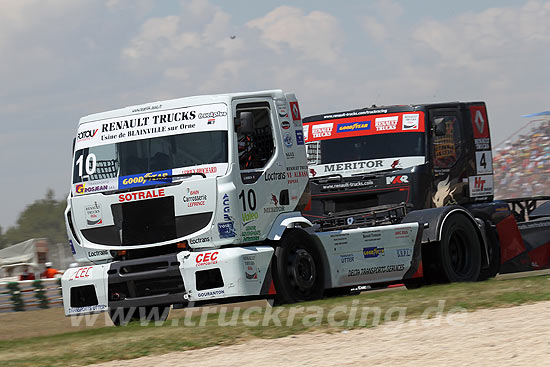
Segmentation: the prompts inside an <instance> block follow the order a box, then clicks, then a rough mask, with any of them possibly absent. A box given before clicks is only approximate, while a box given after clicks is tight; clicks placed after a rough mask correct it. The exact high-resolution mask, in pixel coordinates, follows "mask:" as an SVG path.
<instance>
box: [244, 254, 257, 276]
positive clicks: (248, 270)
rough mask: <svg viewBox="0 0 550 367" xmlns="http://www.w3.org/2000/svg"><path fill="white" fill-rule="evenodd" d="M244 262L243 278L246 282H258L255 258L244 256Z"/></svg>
mask: <svg viewBox="0 0 550 367" xmlns="http://www.w3.org/2000/svg"><path fill="white" fill-rule="evenodd" d="M243 260H244V278H245V280H247V281H255V280H258V267H257V266H256V256H254V255H245V256H243Z"/></svg>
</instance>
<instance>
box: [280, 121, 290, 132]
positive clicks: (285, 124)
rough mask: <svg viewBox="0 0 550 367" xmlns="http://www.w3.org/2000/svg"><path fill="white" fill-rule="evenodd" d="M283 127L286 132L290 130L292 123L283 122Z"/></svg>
mask: <svg viewBox="0 0 550 367" xmlns="http://www.w3.org/2000/svg"><path fill="white" fill-rule="evenodd" d="M281 127H282V128H283V129H284V130H288V129H290V122H288V121H281Z"/></svg>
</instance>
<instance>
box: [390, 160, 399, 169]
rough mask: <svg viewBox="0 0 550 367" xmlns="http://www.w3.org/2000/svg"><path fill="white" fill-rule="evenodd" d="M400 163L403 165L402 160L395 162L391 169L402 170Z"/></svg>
mask: <svg viewBox="0 0 550 367" xmlns="http://www.w3.org/2000/svg"><path fill="white" fill-rule="evenodd" d="M400 163H401V159H396V160H394V161H393V163H392V164H391V169H397V168H401V167H400Z"/></svg>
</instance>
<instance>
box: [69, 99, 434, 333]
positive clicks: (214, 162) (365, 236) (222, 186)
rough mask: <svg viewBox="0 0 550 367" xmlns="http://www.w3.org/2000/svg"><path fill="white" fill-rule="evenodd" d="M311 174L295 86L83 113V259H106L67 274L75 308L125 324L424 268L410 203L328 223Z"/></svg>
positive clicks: (76, 172)
mask: <svg viewBox="0 0 550 367" xmlns="http://www.w3.org/2000/svg"><path fill="white" fill-rule="evenodd" d="M308 180H309V179H308V166H307V158H306V152H305V146H304V136H303V130H302V121H301V117H300V112H299V107H298V102H297V101H296V98H295V96H294V94H290V93H283V92H282V91H281V90H273V91H262V92H254V93H235V94H223V95H212V96H198V97H190V98H182V99H175V100H168V101H161V102H155V103H150V104H144V105H139V106H132V107H127V108H123V109H119V110H113V111H109V112H104V113H99V114H94V115H90V116H86V117H83V118H82V119H80V123H79V125H78V131H77V137H76V139H75V141H74V149H73V168H72V188H71V193H70V194H69V197H68V200H67V203H68V205H67V209H66V212H65V215H66V226H67V232H68V235H69V240H70V241H69V242H70V245H71V249H72V251H73V254H74V257H75V259H76V260H78V261H91V262H92V263H94V264H95V265H93V266H88V267H81V268H75V269H69V270H67V271H66V272H65V274H64V275H63V278H62V290H63V304H64V309H65V314H66V315H77V314H85V313H93V312H98V311H107V310H108V311H109V312H110V314H111V318H112V319H113V321H114V322H115V324H121V323H124V321H125V320H128V319H130V318H132V317H139V316H142V317H143V315H146V314H147V312H149V311H151V310H156V315H159V317H166V315H167V312H168V310H169V309H170V306H172V305H174V306H176V307H183V306H185V305H187V304H188V303H189V302H200V301H208V302H224V301H227V300H233V299H237V298H239V299H242V298H258V297H264V298H265V297H276V298H277V299H278V300H280V301H281V302H299V301H307V300H313V299H318V298H321V297H322V296H323V293H324V292H325V291H329V290H331V291H333V292H334V291H336V292H337V291H338V290H349V289H351V288H352V287H354V286H358V285H363V284H373V283H388V282H395V281H401V280H404V279H413V278H418V277H421V276H422V266H421V254H420V243H421V241H422V231H423V227H424V225H423V224H419V223H418V222H414V221H411V222H409V223H405V222H407V220H406V216H405V220H401V219H399V221H400V222H401V223H397V222H396V221H395V218H403V217H404V215H403V213H400V214H401V215H396V213H395V211H406V207H405V206H401V207H400V206H392V207H391V208H388V209H387V210H384V208H377V209H376V211H368V210H367V211H365V214H364V216H363V217H364V218H365V221H364V225H362V226H361V225H360V226H358V227H357V228H351V229H344V230H330V231H323V230H322V229H321V228H320V227H319V226H314V225H312V223H311V222H310V221H309V220H307V219H306V218H304V217H303V216H302V214H301V210H303V209H304V208H305V207H306V206H307V205H308V203H310V194H309V184H308ZM405 214H406V213H405ZM136 310H139V311H140V312H139V313H138V312H137V311H136ZM142 310H144V311H145V313H143V312H141V311H142ZM159 310H160V311H159Z"/></svg>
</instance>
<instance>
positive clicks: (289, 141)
mask: <svg viewBox="0 0 550 367" xmlns="http://www.w3.org/2000/svg"><path fill="white" fill-rule="evenodd" d="M283 142H284V143H285V147H287V148H290V147H292V136H291V135H290V134H289V133H285V135H284V136H283Z"/></svg>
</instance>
